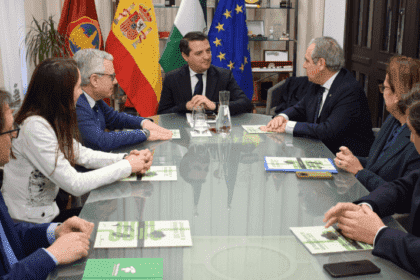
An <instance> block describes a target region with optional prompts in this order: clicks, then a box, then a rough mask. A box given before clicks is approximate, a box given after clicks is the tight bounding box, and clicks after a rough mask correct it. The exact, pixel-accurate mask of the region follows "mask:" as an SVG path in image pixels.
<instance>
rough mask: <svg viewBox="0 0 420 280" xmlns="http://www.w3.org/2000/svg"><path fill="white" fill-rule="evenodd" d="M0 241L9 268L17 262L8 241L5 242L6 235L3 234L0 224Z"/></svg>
mask: <svg viewBox="0 0 420 280" xmlns="http://www.w3.org/2000/svg"><path fill="white" fill-rule="evenodd" d="M0 239H1V243H2V244H3V249H4V252H5V253H6V257H7V260H8V261H9V264H10V266H12V265H14V264H15V263H17V262H18V260H17V258H16V256H15V253H14V252H13V250H12V247H11V246H10V243H9V240H7V236H6V233H5V232H4V229H3V225H2V224H1V222H0Z"/></svg>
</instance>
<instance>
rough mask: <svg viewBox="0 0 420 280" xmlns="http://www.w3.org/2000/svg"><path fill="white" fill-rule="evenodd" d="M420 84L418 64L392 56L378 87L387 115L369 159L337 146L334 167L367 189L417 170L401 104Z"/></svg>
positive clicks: (417, 161) (419, 161)
mask: <svg viewBox="0 0 420 280" xmlns="http://www.w3.org/2000/svg"><path fill="white" fill-rule="evenodd" d="M417 82H420V62H419V61H418V60H416V59H413V58H409V57H405V56H394V57H392V58H391V59H390V62H389V65H388V67H387V70H386V76H385V81H384V83H383V84H381V85H379V90H380V91H381V93H382V94H383V96H384V101H385V106H386V110H387V111H388V112H389V113H390V115H389V116H388V117H387V119H386V120H385V122H384V123H383V125H382V127H381V130H380V131H379V134H378V136H377V137H376V139H375V142H374V143H373V145H372V147H371V149H370V151H369V156H368V157H356V156H354V155H353V153H352V152H351V151H350V150H349V149H348V148H347V147H340V152H338V153H337V157H336V158H335V159H334V162H335V164H336V165H337V166H338V167H339V168H341V169H344V170H346V171H348V172H350V173H352V174H354V175H356V178H357V179H358V180H359V181H360V182H361V183H362V184H363V185H364V186H365V187H366V188H367V189H368V190H369V191H373V190H374V189H376V188H377V187H378V186H380V185H381V184H384V183H385V182H390V181H392V180H395V179H397V178H400V177H403V176H404V175H406V174H408V173H409V172H410V171H413V170H415V169H418V168H420V156H419V154H418V153H417V152H416V149H415V147H414V145H413V143H411V142H410V130H409V128H408V127H407V124H406V122H407V116H406V112H405V111H406V110H405V106H402V105H401V104H400V101H401V99H402V97H403V96H404V95H405V94H407V92H408V91H409V90H411V88H412V87H413V86H414V84H415V83H417Z"/></svg>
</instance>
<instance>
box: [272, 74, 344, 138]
mask: <svg viewBox="0 0 420 280" xmlns="http://www.w3.org/2000/svg"><path fill="white" fill-rule="evenodd" d="M339 72H340V71H337V72H336V73H335V74H334V75H332V76H331V78H329V79H328V81H326V82H325V83H324V84H323V85H322V87H324V88H325V90H324V93H323V94H322V101H321V105H320V106H319V112H318V117H319V115H320V114H321V112H322V107H323V106H324V103H325V100H326V99H327V96H328V93H329V92H330V88H331V86H332V84H333V82H334V80H335V78H336V77H337V75H338V73H339ZM279 116H283V117H284V118H285V119H286V120H288V122H287V124H286V131H285V132H286V133H288V134H293V130H294V129H295V125H296V122H295V121H289V116H287V115H286V114H279Z"/></svg>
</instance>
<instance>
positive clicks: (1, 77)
mask: <svg viewBox="0 0 420 280" xmlns="http://www.w3.org/2000/svg"><path fill="white" fill-rule="evenodd" d="M0 88H2V89H4V75H3V61H2V59H1V49H0Z"/></svg>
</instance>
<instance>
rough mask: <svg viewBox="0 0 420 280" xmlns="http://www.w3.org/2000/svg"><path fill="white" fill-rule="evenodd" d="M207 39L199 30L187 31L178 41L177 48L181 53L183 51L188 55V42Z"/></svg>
mask: <svg viewBox="0 0 420 280" xmlns="http://www.w3.org/2000/svg"><path fill="white" fill-rule="evenodd" d="M208 39H209V38H208V37H207V35H206V34H204V33H203V32H200V31H193V32H188V33H187V34H185V36H184V38H182V39H181V41H180V42H179V50H180V51H181V53H185V54H186V55H187V56H189V55H190V51H191V49H190V46H189V42H191V41H204V40H208Z"/></svg>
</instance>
